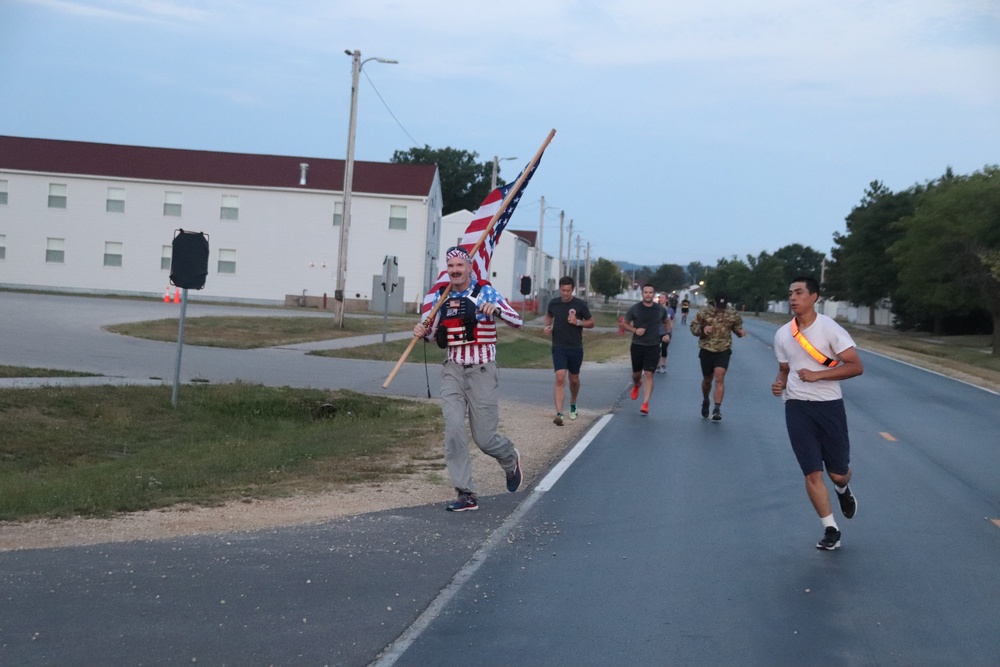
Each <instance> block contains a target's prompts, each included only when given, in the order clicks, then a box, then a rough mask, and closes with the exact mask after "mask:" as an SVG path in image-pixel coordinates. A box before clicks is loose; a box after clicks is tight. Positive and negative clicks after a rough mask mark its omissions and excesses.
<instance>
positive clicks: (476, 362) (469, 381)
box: [413, 161, 537, 512]
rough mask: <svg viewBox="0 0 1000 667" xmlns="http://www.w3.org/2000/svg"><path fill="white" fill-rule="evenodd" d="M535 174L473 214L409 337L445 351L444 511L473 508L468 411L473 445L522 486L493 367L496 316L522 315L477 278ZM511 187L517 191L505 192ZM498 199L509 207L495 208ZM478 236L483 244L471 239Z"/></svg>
mask: <svg viewBox="0 0 1000 667" xmlns="http://www.w3.org/2000/svg"><path fill="white" fill-rule="evenodd" d="M535 164H536V165H537V161H536V163H535ZM533 172H534V167H532V169H531V170H530V171H529V173H528V176H527V177H526V178H521V177H520V176H519V177H518V179H517V180H516V181H515V184H514V185H505V186H503V187H501V188H498V189H496V190H494V191H493V192H491V193H490V194H489V195H488V196H487V197H486V199H485V200H484V201H483V203H482V205H481V206H480V207H479V209H478V210H477V211H476V212H475V214H474V215H473V220H472V222H471V223H470V224H469V228H468V229H467V230H466V232H465V237H464V238H463V239H462V241H463V244H462V245H457V246H454V247H451V248H449V249H448V251H447V252H446V256H445V261H446V262H447V268H446V269H445V271H444V272H442V274H441V276H440V277H439V278H438V281H437V282H436V283H435V284H434V287H432V288H431V291H430V292H429V293H428V294H427V296H426V297H425V298H424V303H423V307H422V309H421V321H420V322H419V323H418V324H417V325H416V326H415V327H413V335H414V336H415V337H417V338H424V339H425V340H430V339H434V340H436V341H437V344H438V346H439V347H441V348H444V349H445V350H447V359H446V360H445V362H444V365H443V366H442V367H441V412H442V414H443V415H444V458H445V465H446V467H447V468H448V474H449V475H450V477H451V482H452V485H453V486H454V487H455V490H456V491H457V492H458V497H457V498H456V499H455V500H453V501H451V502H450V503H448V505H447V506H446V509H447V510H448V511H450V512H464V511H467V510H477V509H479V500H478V498H477V496H476V490H475V488H474V486H473V482H472V459H471V457H470V456H469V443H468V441H467V439H466V436H465V416H466V415H469V428H470V430H471V431H472V439H473V440H474V441H475V443H476V445H477V446H478V447H479V449H481V450H482V451H483V453H485V454H487V455H489V456H492V457H493V458H494V459H496V460H497V462H498V463H499V464H500V467H501V468H503V470H504V473H505V475H506V477H507V480H506V481H507V490H508V491H510V492H514V491H517V489H518V487H520V485H521V456H520V454H519V453H518V451H517V449H515V448H514V443H512V442H511V441H510V439H509V438H507V437H506V436H503V435H500V434H499V433H497V426H498V425H499V422H500V405H499V403H500V391H499V383H498V373H497V365H496V342H497V318H499V319H501V320H503V321H504V322H506V323H507V324H508V325H509V326H511V327H515V328H516V327H520V326H521V324H522V322H521V316H520V315H518V313H517V311H516V310H514V309H513V308H512V307H511V306H510V304H509V303H507V301H506V299H504V298H503V296H502V295H501V294H500V293H499V292H498V291H497V290H496V288H494V287H493V285H491V284H490V283H489V281H487V280H484V279H483V278H484V277H485V276H488V275H489V264H490V259H491V258H492V256H493V249H494V248H495V247H496V244H497V241H498V240H499V237H500V233H501V232H502V231H503V229H504V227H505V226H506V224H507V221H508V220H509V219H510V216H511V214H512V213H513V211H514V207H515V206H516V205H517V202H518V200H519V199H520V197H521V193H522V192H523V190H524V187H525V186H526V185H527V183H528V178H530V177H531V174H532V173H533ZM513 187H517V190H516V192H515V193H514V194H513V196H510V191H511V189H512V188H513ZM508 199H509V201H507V200H508ZM504 202H506V203H507V206H506V208H504V210H503V211H502V213H499V211H500V208H501V207H503V205H504ZM498 213H499V215H498ZM494 219H495V222H494ZM491 222H492V223H493V226H492V228H490V223H491ZM484 234H485V235H486V236H485V238H483V241H484V242H483V243H482V244H479V243H477V240H478V239H480V238H482V237H483V235H484ZM466 242H468V245H466ZM470 248H471V249H472V254H470ZM442 299H443V301H442V302H441V306H440V308H439V309H438V311H437V313H436V314H435V315H434V317H433V318H431V319H430V320H429V321H428V316H429V314H430V313H431V312H432V311H433V308H434V306H435V304H437V303H438V302H439V301H441V300H442Z"/></svg>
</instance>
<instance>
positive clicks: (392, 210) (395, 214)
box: [389, 206, 406, 229]
mask: <svg viewBox="0 0 1000 667" xmlns="http://www.w3.org/2000/svg"><path fill="white" fill-rule="evenodd" d="M389 229H406V207H405V206H390V207H389Z"/></svg>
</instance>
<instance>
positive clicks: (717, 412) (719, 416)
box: [712, 408, 722, 422]
mask: <svg viewBox="0 0 1000 667" xmlns="http://www.w3.org/2000/svg"><path fill="white" fill-rule="evenodd" d="M712 421H714V422H721V421H722V411H721V410H719V408H716V409H715V412H713V413H712Z"/></svg>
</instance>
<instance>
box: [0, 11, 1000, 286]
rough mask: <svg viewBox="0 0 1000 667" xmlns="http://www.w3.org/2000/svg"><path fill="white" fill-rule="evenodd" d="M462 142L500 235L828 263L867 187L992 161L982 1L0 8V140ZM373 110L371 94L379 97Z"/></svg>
mask: <svg viewBox="0 0 1000 667" xmlns="http://www.w3.org/2000/svg"><path fill="white" fill-rule="evenodd" d="M345 49H348V50H354V49H358V50H360V51H361V53H362V57H363V58H369V57H382V58H389V59H395V60H398V61H399V64H396V65H392V64H382V63H378V62H374V61H372V62H369V63H368V64H366V65H365V67H364V70H363V73H362V77H361V86H360V100H359V110H358V132H357V149H356V157H357V159H359V160H375V161H388V160H389V159H390V157H391V156H392V153H393V151H394V150H397V149H402V150H405V149H408V148H410V147H411V146H413V145H418V146H423V145H425V144H428V145H430V146H431V147H433V148H442V147H445V146H451V147H453V148H458V149H463V150H468V151H474V152H476V153H478V154H479V156H480V158H481V159H482V160H483V161H488V160H491V159H492V157H493V156H494V155H499V156H501V157H508V156H516V157H518V160H516V161H507V162H503V163H502V165H501V173H502V175H503V176H504V177H506V178H507V179H508V180H509V179H511V178H513V177H514V176H516V175H517V172H518V171H519V170H520V168H521V167H522V166H523V165H524V163H525V162H527V160H528V159H529V158H530V157H531V155H533V154H534V153H535V151H536V150H537V149H538V147H539V146H540V145H541V143H542V141H543V140H544V139H545V137H546V136H547V134H548V132H549V130H551V129H553V128H554V129H555V130H556V132H557V133H556V137H555V139H554V140H553V142H552V144H551V145H550V147H549V149H548V151H547V152H546V155H545V158H544V159H543V161H542V165H541V166H540V167H539V170H538V172H537V174H536V175H535V178H534V179H533V181H532V183H531V185H530V186H529V188H528V191H527V193H526V194H525V197H524V199H523V200H522V201H521V204H520V207H519V209H518V211H517V213H516V214H515V216H514V218H513V220H512V222H511V228H518V229H537V228H538V224H539V221H540V217H541V215H540V213H541V205H540V199H541V197H542V196H544V197H545V205H546V207H547V210H546V212H545V230H544V239H545V241H544V246H545V250H546V251H547V252H549V253H550V254H552V255H557V254H558V253H559V212H560V211H565V216H566V224H567V226H568V223H569V220H570V219H573V220H574V225H575V231H578V232H579V233H580V234H581V237H582V240H583V243H584V244H586V243H587V242H589V243H590V244H591V254H592V257H595V258H596V257H606V258H608V259H612V260H616V261H622V260H624V261H630V262H634V263H638V264H646V265H651V266H658V265H660V264H662V263H677V264H682V265H684V264H687V263H688V262H691V261H700V262H702V263H704V264H709V265H714V264H715V262H716V260H717V259H719V258H720V257H730V256H732V255H737V256H739V257H741V258H743V257H744V256H745V255H747V254H754V255H756V254H758V253H759V252H761V251H764V250H766V251H768V252H773V251H775V250H777V249H778V248H780V247H782V246H785V245H788V244H791V243H801V244H803V245H807V246H811V247H812V248H814V249H816V250H819V251H820V252H824V253H827V252H828V251H829V249H830V247H831V246H832V244H833V240H832V237H833V234H834V232H837V231H843V230H844V217H845V216H846V215H847V214H848V213H849V212H850V210H851V208H852V207H853V206H854V205H856V204H857V203H858V202H859V201H860V199H861V198H862V196H863V195H864V190H865V188H866V187H867V185H868V184H869V183H870V182H871V181H873V180H879V181H882V182H883V183H884V184H886V185H887V186H888V187H889V188H891V189H893V190H902V189H905V188H907V187H909V186H911V185H913V184H915V183H924V182H926V181H928V180H932V179H934V178H936V177H938V176H940V175H941V174H943V173H944V171H945V170H946V169H947V168H948V167H951V168H952V169H953V170H954V171H955V172H956V173H959V174H968V173H972V172H973V171H976V170H978V169H981V168H982V167H983V166H984V165H987V164H997V163H1000V2H998V1H997V0H880V1H879V2H862V1H861V0H836V1H826V2H820V1H818V0H757V1H753V0H717V1H711V0H709V1H706V2H692V1H691V0H684V1H680V0H607V1H605V0H508V1H507V2H504V3H486V2H480V1H479V0H419V1H417V0H353V1H352V2H341V1H339V0H281V1H280V2H278V1H272V0H0V134H8V135H15V136H27V137H39V138H51V139H69V140H79V141H97V142H107V143H120V144H132V145H142V146H158V147H168V148H190V149H203V150H218V151H233V152H245V153H268V154H278V155H291V156H301V157H306V158H308V157H321V158H338V159H342V158H344V156H345V153H346V148H347V128H348V112H349V106H350V88H351V58H350V57H348V56H347V55H345V53H344V50H345ZM380 98H381V99H380Z"/></svg>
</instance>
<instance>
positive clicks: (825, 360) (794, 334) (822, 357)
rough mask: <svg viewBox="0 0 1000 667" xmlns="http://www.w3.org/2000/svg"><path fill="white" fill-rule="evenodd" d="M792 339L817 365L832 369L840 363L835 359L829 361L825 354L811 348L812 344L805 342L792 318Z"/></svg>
mask: <svg viewBox="0 0 1000 667" xmlns="http://www.w3.org/2000/svg"><path fill="white" fill-rule="evenodd" d="M792 338H794V339H795V340H797V341H799V345H801V346H802V349H803V350H805V351H806V352H808V353H809V356H810V357H812V358H813V359H815V360H816V361H818V362H819V363H821V364H823V365H824V366H828V367H830V368H833V367H834V366H836V365H837V364H839V363H840V362H839V361H837V360H836V359H831V358H830V357H828V356H826V355H825V354H823V353H822V352H820V351H819V350H817V349H816V348H815V347H813V344H812V343H810V342H809V341H808V340H806V337H805V336H803V335H802V332H801V331H799V325H798V323H797V322H796V321H795V319H794V318H793V319H792Z"/></svg>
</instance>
